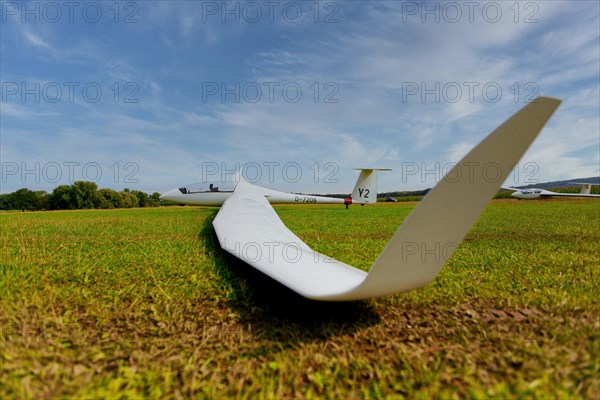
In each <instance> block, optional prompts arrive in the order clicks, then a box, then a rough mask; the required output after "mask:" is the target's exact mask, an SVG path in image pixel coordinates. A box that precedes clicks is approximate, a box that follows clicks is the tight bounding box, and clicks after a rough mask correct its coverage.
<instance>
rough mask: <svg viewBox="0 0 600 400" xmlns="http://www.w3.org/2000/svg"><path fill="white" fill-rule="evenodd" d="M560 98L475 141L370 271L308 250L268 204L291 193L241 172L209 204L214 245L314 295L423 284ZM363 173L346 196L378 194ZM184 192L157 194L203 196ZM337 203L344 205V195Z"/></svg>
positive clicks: (365, 294) (333, 296) (336, 296)
mask: <svg viewBox="0 0 600 400" xmlns="http://www.w3.org/2000/svg"><path fill="white" fill-rule="evenodd" d="M559 105H560V100H558V99H553V98H549V97H539V98H538V99H536V100H535V101H534V102H532V103H530V104H528V105H527V106H525V107H523V108H522V109H521V110H520V111H518V112H517V113H516V114H514V115H513V116H512V117H510V118H509V119H508V120H507V121H505V122H504V123H503V124H502V125H500V126H499V127H498V128H497V129H496V130H494V131H493V132H492V133H491V134H490V135H489V136H487V137H486V138H485V139H484V140H483V141H481V142H480V143H479V144H478V145H477V146H476V147H475V148H474V149H473V150H471V152H469V154H467V155H466V156H465V157H464V158H463V159H462V160H461V161H460V162H459V163H458V164H457V165H455V166H454V168H452V170H450V171H449V172H448V174H447V175H446V176H445V177H444V178H443V179H442V180H441V181H440V182H439V183H438V184H437V185H436V186H435V187H434V188H433V189H432V190H431V191H430V192H429V193H428V194H427V196H425V198H424V199H423V200H422V201H421V202H420V203H419V204H418V205H417V207H416V208H415V209H414V210H413V212H412V213H411V214H410V215H409V216H408V218H407V219H406V220H405V221H404V222H403V223H402V225H400V227H399V228H398V230H397V231H396V233H395V234H394V236H393V237H392V238H391V239H390V241H389V242H388V244H387V245H386V247H385V248H384V250H383V251H382V252H381V254H380V255H379V257H378V258H377V260H376V261H375V263H374V264H373V266H372V268H371V270H370V271H369V273H366V272H364V271H362V270H359V269H356V268H354V267H352V266H350V265H347V264H344V263H342V262H340V261H337V260H334V259H332V258H329V257H327V256H325V255H323V254H320V253H317V252H316V251H314V250H312V249H311V248H310V247H308V245H306V244H305V243H304V242H303V241H302V240H300V238H298V237H297V236H296V235H294V233H292V232H291V231H290V230H289V229H288V228H287V227H286V226H285V225H284V224H283V222H282V221H281V220H280V219H279V217H278V216H277V214H276V213H275V211H274V210H273V208H272V207H271V205H270V204H269V203H270V202H271V203H278V202H283V201H284V200H286V199H287V200H288V201H289V200H290V199H291V198H289V197H288V198H284V197H283V195H282V194H281V192H275V191H270V190H269V189H264V188H260V187H258V186H255V185H252V184H250V183H248V182H246V181H244V180H243V179H241V178H240V181H239V183H238V184H237V186H235V187H234V188H233V189H232V190H231V191H230V192H227V193H223V194H222V195H221V196H220V197H219V199H218V201H217V199H216V197H215V198H213V199H214V204H209V205H218V204H220V203H222V207H221V209H220V210H219V213H218V214H217V216H216V217H215V219H214V221H213V226H214V228H215V231H216V234H217V237H218V238H219V242H220V245H221V247H222V248H223V249H225V250H226V251H228V252H229V253H231V254H233V255H234V256H236V257H238V258H240V259H241V260H243V261H245V262H246V263H248V264H250V265H252V266H253V267H254V268H256V269H258V270H260V271H262V272H263V273H265V274H267V275H268V276H270V277H271V278H273V279H275V280H277V281H278V282H280V283H282V284H283V285H285V286H287V287H289V288H290V289H292V290H294V291H295V292H297V293H299V294H300V295H302V296H304V297H307V298H310V299H314V300H323V301H350V300H360V299H368V298H374V297H381V296H387V295H391V294H394V293H399V292H405V291H409V290H413V289H417V288H421V287H423V286H425V285H427V284H428V283H429V282H430V281H432V280H433V279H434V278H435V277H436V275H437V274H438V272H439V270H440V269H441V268H442V266H443V265H444V264H445V263H446V260H447V259H448V258H449V257H450V256H451V255H452V253H453V252H454V250H455V249H456V247H457V246H458V244H459V243H460V242H461V241H462V240H463V238H464V236H465V235H466V234H467V232H468V231H469V229H470V228H471V226H472V225H473V224H474V223H475V221H476V220H477V218H478V217H479V215H480V214H481V213H482V212H483V210H484V209H485V207H486V205H487V204H488V202H489V201H490V200H491V199H492V198H493V197H494V195H495V194H496V192H497V191H498V189H499V188H500V184H501V183H502V182H504V181H505V180H506V178H507V177H508V174H509V173H510V172H511V171H512V169H513V167H514V166H515V164H516V163H517V162H518V161H519V159H520V158H521V156H522V155H523V154H524V153H525V151H526V150H527V148H528V147H529V146H530V144H531V143H532V142H533V140H534V139H535V138H536V136H537V135H538V133H539V132H540V131H541V130H542V128H543V127H544V125H545V124H546V122H547V121H548V120H549V119H550V117H551V116H552V114H553V113H554V111H555V110H556V108H557V107H558V106H559ZM492 164H493V166H494V169H495V170H497V171H498V174H497V176H495V177H493V179H490V177H489V174H488V173H483V171H484V170H486V169H487V168H488V167H489V165H492ZM363 174H364V175H363ZM361 177H363V178H364V179H363V181H362V183H361V179H360V178H359V182H357V185H356V187H355V191H354V192H353V196H352V200H351V202H352V203H355V202H360V203H369V202H375V200H376V193H375V192H373V191H371V190H373V186H372V183H373V181H374V180H375V173H374V171H372V170H370V171H369V170H367V171H362V172H361ZM364 183H367V184H368V185H364ZM212 189H213V191H214V187H213V188H212ZM357 189H363V190H362V191H361V192H359V191H358V190H357ZM365 189H369V193H366V191H365ZM218 190H220V189H218ZM184 192H186V193H184ZM187 192H188V189H187V188H182V189H181V190H180V189H174V190H172V191H170V192H167V193H165V195H163V196H162V198H163V199H167V200H171V201H176V202H182V203H186V204H200V203H199V202H198V201H199V199H196V202H193V201H192V200H191V199H192V196H193V195H194V194H195V195H196V197H199V196H201V195H202V196H203V198H202V200H206V196H208V195H209V194H206V193H203V194H202V193H191V194H190V193H187ZM360 194H362V195H363V197H362V198H361V197H360V196H359V195H360ZM365 194H366V195H367V196H368V197H364V195H365ZM287 195H288V196H295V195H291V194H287ZM355 195H357V196H358V197H357V198H356V199H355V198H354V196H355ZM307 197H310V198H315V200H314V201H313V200H311V201H309V202H314V203H316V202H321V201H318V199H316V198H317V196H307ZM293 200H294V201H292V202H299V201H296V200H295V198H294V199H293ZM355 200H356V201H355ZM367 200H369V201H367ZM328 202H329V201H328ZM331 202H334V201H333V200H331ZM335 202H339V203H344V202H345V203H346V204H348V202H349V199H345V200H344V199H335Z"/></svg>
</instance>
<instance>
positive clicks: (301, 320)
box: [198, 211, 380, 342]
mask: <svg viewBox="0 0 600 400" xmlns="http://www.w3.org/2000/svg"><path fill="white" fill-rule="evenodd" d="M216 214H217V211H215V212H214V213H213V214H212V215H210V216H208V217H207V218H206V220H205V222H204V225H203V227H202V229H201V230H200V232H199V234H198V238H199V240H200V241H202V242H203V244H204V246H205V249H206V252H207V253H208V255H209V256H211V257H212V258H213V259H214V260H215V265H216V271H215V272H216V273H217V274H218V276H219V277H220V278H221V279H223V281H224V282H225V283H227V284H228V285H229V286H230V287H231V293H230V295H229V296H228V304H229V306H230V307H231V308H232V309H233V310H235V311H237V312H238V313H239V314H240V316H241V323H243V324H251V326H252V334H253V335H254V336H259V337H261V338H265V339H269V340H282V341H285V342H289V341H296V342H306V341H313V340H319V339H325V338H328V337H331V336H337V335H343V334H348V333H352V332H355V331H356V330H358V329H359V328H364V327H367V326H372V325H375V324H378V323H379V322H380V318H379V315H378V314H377V313H376V312H375V311H374V309H373V307H372V305H371V303H370V302H368V301H356V302H321V301H314V300H309V299H306V298H304V297H302V296H300V295H298V294H297V293H295V292H294V291H292V290H290V289H288V288H287V287H285V286H283V285H281V284H280V283H278V282H277V281H275V280H274V279H272V278H270V277H268V276H267V275H265V274H263V273H262V272H260V271H258V270H256V269H255V268H253V267H252V266H250V265H248V264H246V263H245V262H243V261H242V260H240V259H238V258H236V257H234V256H233V255H231V254H229V253H227V252H226V251H225V250H223V249H221V246H220V245H219V240H218V238H217V235H216V233H215V231H214V229H213V226H212V221H213V219H214V218H215V216H216Z"/></svg>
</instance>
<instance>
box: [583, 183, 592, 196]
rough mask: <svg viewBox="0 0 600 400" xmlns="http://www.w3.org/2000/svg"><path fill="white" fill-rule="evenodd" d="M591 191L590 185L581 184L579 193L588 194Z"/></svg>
mask: <svg viewBox="0 0 600 400" xmlns="http://www.w3.org/2000/svg"><path fill="white" fill-rule="evenodd" d="M590 193H592V185H590V184H586V185H583V186H581V194H590Z"/></svg>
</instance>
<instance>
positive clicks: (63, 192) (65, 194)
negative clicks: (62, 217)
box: [48, 185, 76, 210]
mask: <svg viewBox="0 0 600 400" xmlns="http://www.w3.org/2000/svg"><path fill="white" fill-rule="evenodd" d="M71 191H72V190H71V186H69V185H60V186H58V187H57V188H55V189H54V190H53V191H52V193H51V194H50V196H49V197H48V206H49V208H50V209H51V210H72V209H74V208H76V207H75V204H74V202H73V201H72V200H71Z"/></svg>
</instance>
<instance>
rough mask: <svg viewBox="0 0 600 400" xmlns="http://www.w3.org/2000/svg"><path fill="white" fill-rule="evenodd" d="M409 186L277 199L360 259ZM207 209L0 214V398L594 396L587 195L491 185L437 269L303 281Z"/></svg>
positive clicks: (384, 232) (592, 228)
mask: <svg viewBox="0 0 600 400" xmlns="http://www.w3.org/2000/svg"><path fill="white" fill-rule="evenodd" d="M414 205H415V204H414V203H395V204H378V205H374V206H371V207H350V210H345V209H344V207H336V206H320V205H314V206H313V205H307V206H279V207H276V210H277V212H278V214H279V215H280V216H281V218H282V220H283V221H284V222H285V223H286V224H287V225H288V227H290V229H292V230H293V231H294V232H295V233H297V234H298V236H300V237H301V238H302V239H303V240H305V241H306V243H307V244H309V245H310V246H311V247H313V248H315V249H316V250H318V251H320V252H323V253H325V254H327V255H329V256H332V257H335V258H337V259H339V260H340V261H343V262H346V263H349V264H352V265H355V266H357V267H359V268H363V269H365V270H366V269H368V268H369V267H370V265H371V264H372V263H373V261H374V260H375V258H376V257H377V255H378V254H379V252H380V251H381V249H382V248H383V246H385V244H386V242H387V240H388V239H389V238H390V237H391V235H392V234H393V232H394V231H395V230H396V228H397V226H398V225H399V224H400V223H401V222H402V220H403V219H404V218H405V217H406V216H407V215H408V213H409V212H410V211H411V209H412V208H413V207H414ZM216 211H217V210H216V209H212V208H193V207H172V208H159V209H135V210H112V211H109V210H106V211H69V212H67V211H65V212H39V213H12V214H11V213H2V214H0V228H1V230H0V357H1V358H0V362H1V368H0V398H36V399H37V398H44V397H45V398H56V397H76V398H83V397H86V398H90V397H92V398H106V397H110V398H115V397H153V398H154V397H167V398H182V397H184V398H189V397H191V398H223V397H236V398H257V397H259V398H316V397H323V398H384V397H392V398H396V397H400V398H401V397H409V398H430V397H443V398H452V397H461V398H462V397H468V398H487V397H502V398H506V397H508V398H523V397H525V398H528V397H530V398H549V397H552V398H555V397H561V398H573V397H574V398H598V396H599V395H600V385H599V375H600V373H599V365H600V357H599V340H598V332H599V331H600V319H599V315H598V289H599V282H600V279H599V272H600V271H599V266H600V205H599V203H598V202H597V201H577V200H574V201H540V202H538V201H530V202H517V201H495V202H493V203H492V204H491V205H490V206H489V207H488V209H487V210H486V212H485V213H484V215H483V216H482V217H481V218H480V220H479V221H478V222H477V224H476V225H475V227H474V228H473V229H472V230H471V231H470V233H469V234H468V236H467V238H466V240H465V241H464V242H463V243H462V244H461V246H460V247H459V248H458V250H457V251H456V252H455V253H454V255H453V256H452V258H451V259H450V261H449V262H448V264H447V265H446V266H445V267H444V268H443V269H442V272H441V273H440V275H439V276H438V278H437V279H436V280H435V281H434V282H432V283H431V284H430V285H428V286H427V287H426V288H424V289H421V290H417V291H413V292H410V293H405V294H399V295H395V296H391V297H387V298H383V299H377V300H371V301H363V302H354V303H318V302H311V301H308V300H305V299H303V298H300V297H299V296H297V295H295V294H294V293H291V292H290V291H288V290H287V289H285V288H283V287H281V286H280V285H278V284H277V283H275V282H273V281H272V280H270V279H269V278H266V277H264V276H263V275H261V274H260V273H258V272H256V271H254V270H253V269H252V268H251V267H249V266H248V265H246V264H244V263H242V262H240V261H238V260H237V259H235V258H233V257H232V256H230V255H228V254H226V253H224V252H223V251H222V250H221V249H220V248H219V246H218V242H217V239H216V237H215V235H214V232H213V230H212V225H211V221H212V219H213V218H214V216H215V214H216Z"/></svg>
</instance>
